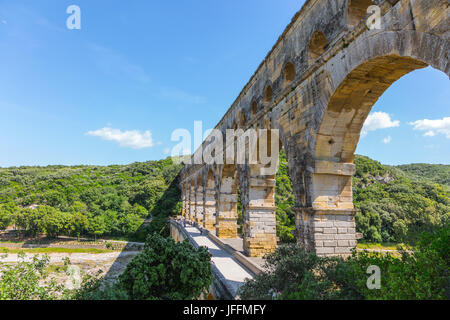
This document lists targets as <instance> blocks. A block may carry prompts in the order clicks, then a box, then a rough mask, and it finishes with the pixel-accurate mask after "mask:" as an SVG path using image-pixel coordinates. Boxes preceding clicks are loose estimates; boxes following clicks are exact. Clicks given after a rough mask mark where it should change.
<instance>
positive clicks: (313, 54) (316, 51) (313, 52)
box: [308, 31, 328, 65]
mask: <svg viewBox="0 0 450 320" xmlns="http://www.w3.org/2000/svg"><path fill="white" fill-rule="evenodd" d="M327 45H328V43H327V38H326V37H325V34H324V33H323V32H322V31H315V32H314V33H313V35H312V36H311V40H310V41H309V45H308V64H309V65H311V64H313V63H314V62H315V61H316V60H317V59H319V57H320V56H321V55H322V54H323V53H324V52H325V50H326V47H327Z"/></svg>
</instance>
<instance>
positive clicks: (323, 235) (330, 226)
mask: <svg viewBox="0 0 450 320" xmlns="http://www.w3.org/2000/svg"><path fill="white" fill-rule="evenodd" d="M310 171H313V174H312V186H311V187H312V188H311V195H312V209H311V210H310V214H309V221H308V223H307V224H306V223H305V225H308V227H309V228H310V231H309V237H311V238H312V242H313V244H314V249H315V252H316V253H317V254H318V255H326V256H337V255H339V256H345V255H349V254H351V250H352V249H353V248H355V247H356V243H357V241H356V223H355V210H354V207H353V193H352V192H353V190H352V179H353V174H354V172H355V165H354V164H352V163H340V162H333V161H322V160H320V161H319V160H316V161H315V168H313V169H312V168H311V169H310Z"/></svg>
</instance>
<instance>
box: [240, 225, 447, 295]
mask: <svg viewBox="0 0 450 320" xmlns="http://www.w3.org/2000/svg"><path fill="white" fill-rule="evenodd" d="M449 248H450V228H449V227H444V228H442V229H440V230H439V231H437V232H435V233H431V234H423V235H422V237H421V239H420V241H419V242H418V245H417V247H416V248H415V251H414V252H413V253H409V252H407V251H404V250H400V256H397V257H396V256H393V255H391V254H382V253H369V252H362V253H358V254H357V253H354V254H353V256H352V257H350V258H348V259H346V260H344V259H341V258H322V257H318V256H316V255H314V254H312V253H308V252H306V251H305V250H304V249H302V248H300V247H298V246H296V245H286V246H283V247H280V248H279V249H278V250H277V251H276V252H275V253H273V254H271V255H269V256H268V257H267V265H266V267H267V270H268V271H267V272H266V273H263V274H260V275H258V276H257V277H255V278H254V279H253V280H249V281H247V282H246V283H245V285H244V286H242V287H241V288H240V295H241V297H242V299H289V300H292V299H294V300H305V299H306V300H325V299H382V300H413V299H418V300H425V299H450V274H449V270H450V269H449V267H450V254H449ZM369 266H378V267H379V268H380V270H381V288H380V289H374V290H370V289H369V288H368V287H367V280H368V278H369V276H370V274H367V269H368V267H369Z"/></svg>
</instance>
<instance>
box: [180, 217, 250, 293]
mask: <svg viewBox="0 0 450 320" xmlns="http://www.w3.org/2000/svg"><path fill="white" fill-rule="evenodd" d="M185 230H186V232H187V233H188V234H189V235H190V236H191V237H192V239H193V240H194V241H195V243H196V244H197V245H198V246H200V247H207V248H208V250H209V252H210V253H211V255H212V257H211V261H212V262H213V264H214V265H215V266H216V268H217V269H218V270H219V272H220V273H221V274H222V275H223V277H224V278H225V280H226V281H227V284H228V286H229V287H230V288H232V289H233V291H234V292H233V294H236V291H237V289H238V288H239V287H240V286H242V285H243V284H244V281H245V279H251V278H253V276H252V275H251V274H250V273H249V272H248V271H247V270H246V269H245V268H244V267H243V266H241V265H240V264H239V263H238V261H237V260H236V259H235V258H234V257H233V256H232V255H231V254H229V253H228V252H227V251H225V249H222V248H220V247H219V246H217V245H216V244H215V243H214V242H213V241H211V240H210V239H209V238H208V237H207V236H206V235H202V234H201V232H200V230H199V229H197V228H196V227H193V226H190V225H186V227H185Z"/></svg>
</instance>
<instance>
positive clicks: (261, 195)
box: [240, 165, 277, 257]
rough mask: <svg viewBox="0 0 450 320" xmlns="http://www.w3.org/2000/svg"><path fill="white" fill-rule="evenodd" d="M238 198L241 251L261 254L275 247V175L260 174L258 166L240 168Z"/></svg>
mask: <svg viewBox="0 0 450 320" xmlns="http://www.w3.org/2000/svg"><path fill="white" fill-rule="evenodd" d="M240 185H241V201H242V207H243V218H244V230H243V231H244V252H245V254H246V255H247V256H249V257H261V256H264V255H266V254H269V253H272V252H274V251H275V250H276V248H277V234H276V207H275V200H274V195H275V177H274V176H260V166H258V165H252V166H251V167H250V168H248V166H247V170H245V169H244V170H243V171H242V178H241V184H240Z"/></svg>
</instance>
